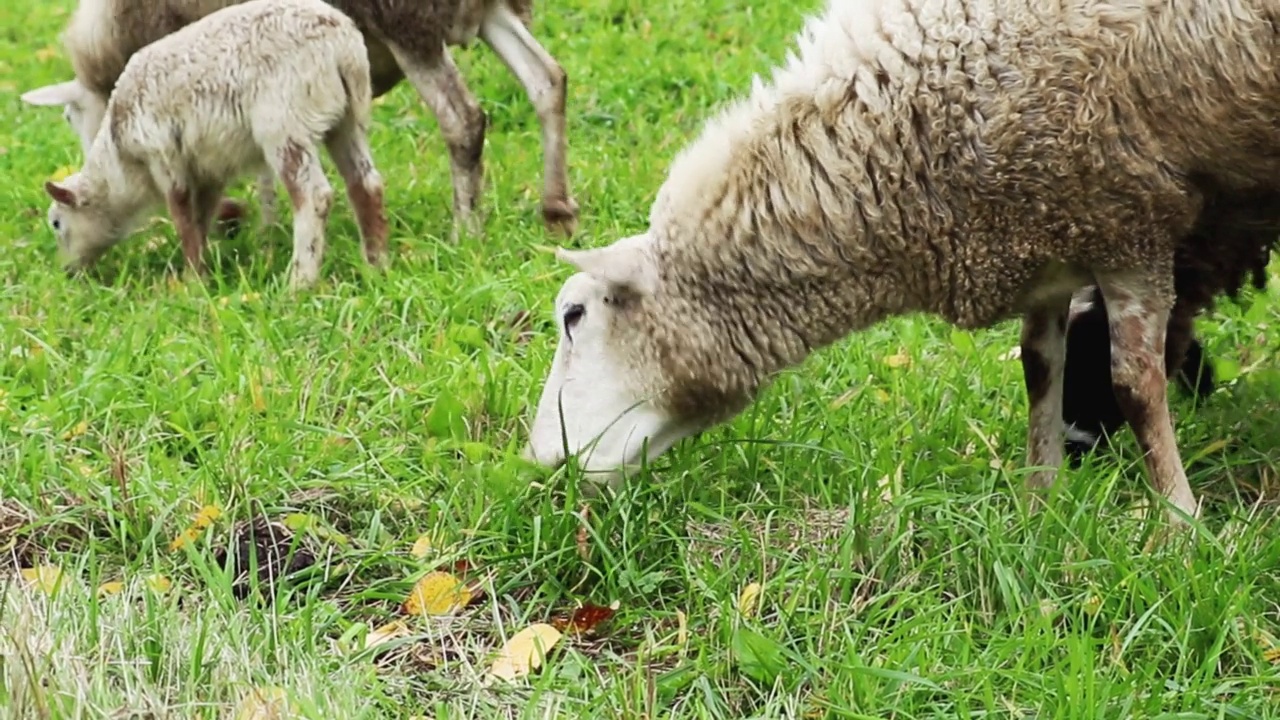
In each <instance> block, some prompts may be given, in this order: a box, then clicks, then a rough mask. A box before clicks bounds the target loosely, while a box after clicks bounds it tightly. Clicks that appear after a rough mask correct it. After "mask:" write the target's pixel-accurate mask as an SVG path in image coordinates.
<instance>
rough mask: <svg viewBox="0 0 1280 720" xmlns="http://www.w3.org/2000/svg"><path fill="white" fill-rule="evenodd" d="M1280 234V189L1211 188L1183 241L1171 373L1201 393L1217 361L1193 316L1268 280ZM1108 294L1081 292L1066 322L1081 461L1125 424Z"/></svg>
mask: <svg viewBox="0 0 1280 720" xmlns="http://www.w3.org/2000/svg"><path fill="white" fill-rule="evenodd" d="M1278 239H1280V192H1266V191H1260V192H1252V193H1243V194H1238V195H1222V194H1220V193H1219V194H1210V195H1209V196H1208V198H1207V200H1206V203H1205V207H1204V209H1203V210H1202V211H1201V213H1200V218H1199V221H1198V222H1197V223H1196V227H1195V228H1194V230H1193V231H1192V232H1191V234H1190V236H1188V237H1187V238H1185V239H1184V240H1183V242H1182V243H1180V244H1179V246H1178V249H1177V252H1176V255H1175V262H1174V276H1173V285H1174V290H1175V291H1176V294H1177V299H1176V300H1175V301H1174V305H1173V311H1172V313H1171V314H1170V317H1169V323H1168V331H1167V335H1166V337H1167V339H1166V342H1165V373H1166V374H1167V375H1169V376H1170V377H1176V378H1177V380H1178V382H1179V383H1180V384H1181V385H1183V386H1184V387H1185V388H1187V389H1188V390H1191V391H1194V392H1195V393H1196V395H1198V396H1200V397H1205V396H1207V395H1208V394H1209V393H1211V392H1213V389H1214V375H1213V366H1212V364H1211V363H1210V361H1209V359H1208V358H1207V357H1205V356H1204V351H1203V348H1202V347H1201V346H1200V343H1199V341H1197V340H1196V338H1195V332H1194V327H1193V322H1194V320H1195V318H1196V316H1198V315H1199V314H1200V313H1201V312H1204V311H1207V310H1210V309H1212V308H1213V306H1214V302H1215V300H1216V299H1217V297H1218V296H1220V295H1222V294H1223V293H1225V294H1226V295H1227V297H1228V298H1230V299H1231V300H1237V299H1238V296H1239V294H1240V290H1241V289H1242V288H1243V287H1244V285H1245V283H1246V282H1249V283H1250V284H1252V285H1253V287H1254V288H1255V289H1257V290H1261V289H1263V288H1265V287H1266V282H1267V272H1266V271H1267V264H1268V263H1269V261H1270V259H1271V252H1272V250H1273V249H1274V248H1275V245H1276V241H1277V240H1278ZM1107 326H1108V320H1107V308H1106V303H1105V300H1104V298H1103V297H1102V293H1101V292H1099V291H1098V289H1097V288H1096V287H1090V288H1088V289H1086V290H1084V291H1081V292H1080V293H1077V296H1076V298H1075V300H1074V301H1073V302H1072V308H1071V318H1070V320H1069V321H1068V323H1067V362H1066V367H1065V372H1064V376H1063V406H1062V417H1063V421H1064V422H1065V424H1066V426H1067V453H1068V455H1069V457H1070V458H1071V459H1072V460H1073V461H1078V460H1079V459H1080V458H1081V457H1083V455H1084V454H1086V453H1088V452H1090V451H1091V450H1093V449H1094V447H1096V446H1097V445H1098V443H1099V442H1101V441H1103V440H1104V439H1107V438H1109V437H1110V436H1112V435H1114V434H1115V433H1116V431H1118V430H1119V429H1120V428H1121V427H1123V426H1124V413H1123V411H1122V410H1121V408H1120V405H1119V402H1118V401H1117V399H1116V396H1115V393H1113V392H1112V390H1111V341H1110V334H1109V333H1108V330H1107Z"/></svg>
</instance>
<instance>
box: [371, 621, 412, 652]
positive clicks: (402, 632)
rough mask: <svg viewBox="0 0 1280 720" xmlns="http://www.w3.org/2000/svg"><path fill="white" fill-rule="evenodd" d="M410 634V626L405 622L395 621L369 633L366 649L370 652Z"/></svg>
mask: <svg viewBox="0 0 1280 720" xmlns="http://www.w3.org/2000/svg"><path fill="white" fill-rule="evenodd" d="M408 634H409V626H408V625H405V624H404V621H403V620H393V621H391V622H389V623H387V624H386V625H383V626H382V627H379V628H377V629H375V630H372V631H370V632H369V634H368V635H366V636H365V638H364V647H365V649H366V650H368V649H369V648H371V647H377V646H379V645H381V644H383V643H388V642H391V641H392V640H395V639H396V638H402V637H404V636H406V635H408Z"/></svg>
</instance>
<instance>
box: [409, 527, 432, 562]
mask: <svg viewBox="0 0 1280 720" xmlns="http://www.w3.org/2000/svg"><path fill="white" fill-rule="evenodd" d="M432 546H433V543H432V542H431V534H430V533H422V534H421V535H419V536H418V539H417V540H414V541H413V548H412V549H410V550H409V552H410V553H411V554H412V555H413V556H414V557H416V558H418V559H422V558H424V557H426V556H427V553H429V552H431V548H432Z"/></svg>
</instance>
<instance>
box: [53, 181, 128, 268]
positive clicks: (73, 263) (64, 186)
mask: <svg viewBox="0 0 1280 720" xmlns="http://www.w3.org/2000/svg"><path fill="white" fill-rule="evenodd" d="M44 189H45V192H46V193H48V194H49V197H51V198H53V202H52V203H51V204H50V205H49V215H48V219H49V227H51V228H53V233H54V235H55V236H56V237H57V239H58V259H59V261H60V262H61V264H62V268H63V269H64V270H66V271H67V273H69V274H70V273H75V272H78V271H80V270H82V269H84V268H86V267H88V266H90V265H92V264H93V263H94V262H96V261H97V260H98V258H100V257H102V254H103V253H105V252H106V251H107V250H108V249H109V248H110V247H111V246H112V245H115V244H116V243H117V242H119V241H120V237H121V234H120V233H119V232H117V230H116V223H113V222H111V218H110V217H109V215H107V214H106V213H105V212H104V209H103V208H100V207H98V205H99V204H100V203H94V202H91V201H90V192H89V188H88V187H87V186H86V183H85V182H84V180H83V178H82V177H81V175H80V174H79V173H76V174H74V175H71V176H70V177H68V178H67V179H66V180H63V181H62V182H54V181H52V180H50V181H48V182H46V183H45V184H44Z"/></svg>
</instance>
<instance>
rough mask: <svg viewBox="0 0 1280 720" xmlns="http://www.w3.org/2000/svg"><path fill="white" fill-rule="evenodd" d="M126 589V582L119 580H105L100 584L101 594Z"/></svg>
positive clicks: (110, 593)
mask: <svg viewBox="0 0 1280 720" xmlns="http://www.w3.org/2000/svg"><path fill="white" fill-rule="evenodd" d="M123 590H124V583H122V582H120V581H119V580H111V581H109V582H104V583H102V584H101V585H99V586H98V594H99V595H115V594H117V593H119V592H122V591H123Z"/></svg>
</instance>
